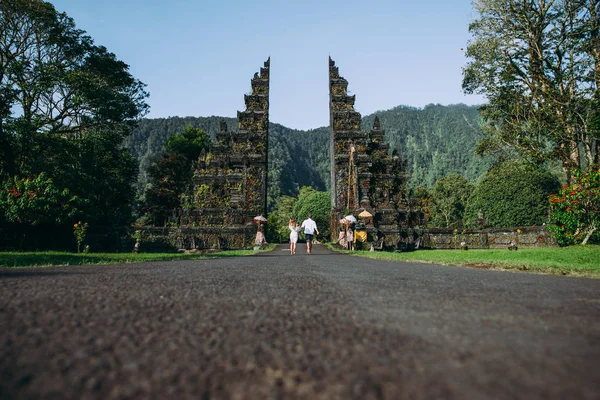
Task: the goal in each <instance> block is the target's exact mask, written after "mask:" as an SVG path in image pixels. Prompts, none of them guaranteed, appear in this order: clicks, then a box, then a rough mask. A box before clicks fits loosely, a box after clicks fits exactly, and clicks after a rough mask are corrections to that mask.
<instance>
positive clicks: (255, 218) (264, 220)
mask: <svg viewBox="0 0 600 400" xmlns="http://www.w3.org/2000/svg"><path fill="white" fill-rule="evenodd" d="M254 222H258V223H259V224H266V223H267V219H266V218H265V217H263V216H262V215H259V216H258V217H254Z"/></svg>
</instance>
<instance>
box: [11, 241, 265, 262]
mask: <svg viewBox="0 0 600 400" xmlns="http://www.w3.org/2000/svg"><path fill="white" fill-rule="evenodd" d="M273 247H274V246H273V245H271V246H269V247H268V248H267V249H265V250H259V251H255V250H228V251H219V252H214V253H206V254H183V253H138V254H134V253H87V254H85V253H79V254H77V253H68V252H55V251H48V252H2V253H0V268H1V267H4V268H7V267H8V268H14V267H50V266H55V265H84V264H121V263H139V262H146V261H171V260H198V259H206V258H217V257H237V256H247V255H251V254H256V253H259V252H261V251H268V250H271V249H272V248H273Z"/></svg>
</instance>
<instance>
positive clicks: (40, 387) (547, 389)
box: [0, 244, 600, 399]
mask: <svg viewBox="0 0 600 400" xmlns="http://www.w3.org/2000/svg"><path fill="white" fill-rule="evenodd" d="M0 329H1V334H0V354H1V357H0V398H2V399H13V398H14V399H17V398H90V399H117V398H119V399H121V398H202V399H209V398H210V399H218V398H222V399H229V398H249V399H258V398H272V399H277V398H305V399H318V398H322V399H330V398H343V399H347V398H357V399H379V398H411V399H432V398H448V399H481V398H493V399H534V398H538V399H554V398H556V399H558V398H561V399H598V398H600V280H597V279H584V278H573V277H562V276H546V275H533V274H526V273H511V272H502V271H489V270H476V269H467V268H460V267H447V266H439V265H431V264H418V263H397V262H389V261H376V260H368V259H364V258H360V257H351V256H348V255H342V254H337V253H334V252H331V251H329V250H327V249H326V248H324V247H322V246H315V249H314V252H313V254H312V255H306V253H305V247H304V245H302V244H300V245H299V246H298V253H297V254H296V255H295V256H291V255H289V253H288V252H286V251H285V247H283V246H279V247H278V248H276V249H275V250H274V251H271V252H268V253H261V254H259V255H255V256H250V257H238V258H223V259H212V260H194V261H171V262H150V263H142V264H125V265H110V266H71V267H51V268H31V269H3V270H0Z"/></svg>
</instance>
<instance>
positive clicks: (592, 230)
mask: <svg viewBox="0 0 600 400" xmlns="http://www.w3.org/2000/svg"><path fill="white" fill-rule="evenodd" d="M596 229H598V228H596V227H595V226H592V227H591V228H590V230H589V231H588V233H587V235H585V239H583V242H581V244H582V245H586V244H587V242H588V240H590V238H591V237H592V235H593V234H594V232H596Z"/></svg>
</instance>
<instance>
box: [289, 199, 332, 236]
mask: <svg viewBox="0 0 600 400" xmlns="http://www.w3.org/2000/svg"><path fill="white" fill-rule="evenodd" d="M330 212H331V197H330V195H329V192H320V191H316V190H314V189H313V188H309V187H303V188H301V189H300V194H299V195H298V201H297V202H296V204H294V208H293V210H292V215H293V216H294V218H295V219H296V221H299V222H300V223H302V221H304V220H305V219H306V218H308V214H312V219H313V220H314V221H315V222H316V223H317V228H318V229H319V233H320V236H322V237H324V238H328V237H329V236H330V232H329V214H330Z"/></svg>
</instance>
